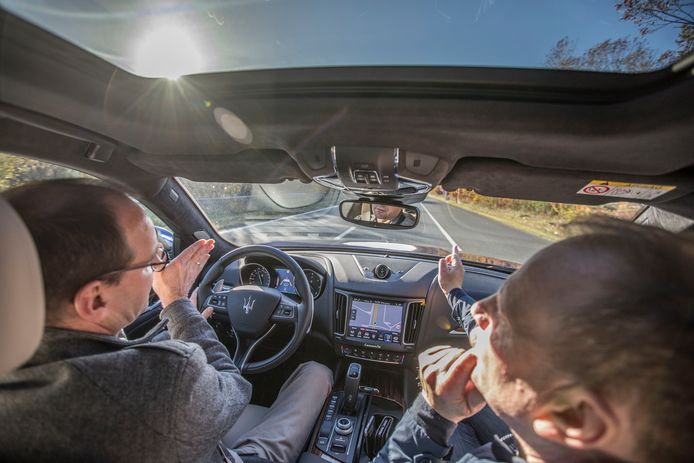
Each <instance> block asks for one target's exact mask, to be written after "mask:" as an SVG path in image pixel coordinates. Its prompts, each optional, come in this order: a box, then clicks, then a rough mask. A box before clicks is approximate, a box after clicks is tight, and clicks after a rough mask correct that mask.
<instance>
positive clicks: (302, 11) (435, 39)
mask: <svg viewBox="0 0 694 463" xmlns="http://www.w3.org/2000/svg"><path fill="white" fill-rule="evenodd" d="M0 5H1V6H2V7H4V8H6V9H7V10H8V11H11V12H12V13H14V14H16V15H18V16H20V17H23V18H24V19H26V20H28V21H30V22H33V23H34V24H37V25H38V26H40V27H42V28H44V29H46V30H48V31H50V32H52V33H54V34H56V35H58V36H60V37H63V38H65V39H67V40H68V41H70V42H72V43H74V44H76V45H78V46H80V47H82V48H83V49H85V50H88V51H90V52H91V53H94V54H96V55H97V56H99V57H101V58H102V59H104V60H106V61H108V62H110V63H112V64H114V65H115V66H118V67H120V68H121V69H124V70H126V71H129V72H132V73H134V74H137V75H140V76H144V77H177V76H180V75H187V74H200V73H209V72H223V71H234V70H248V69H279V68H304V67H325V66H490V67H518V68H552V69H556V68H562V69H564V68H569V69H583V70H592V71H607V72H629V73H634V72H647V71H652V70H656V69H660V68H663V67H666V66H668V65H670V64H672V63H674V62H676V61H678V60H679V59H681V58H682V57H684V56H686V54H688V53H690V52H691V51H692V50H693V46H692V44H693V43H694V39H693V38H692V32H691V30H692V24H693V23H694V12H693V11H692V10H693V9H694V6H692V2H688V1H684V0H682V1H667V2H666V1H630V0H613V1H609V0H600V1H596V0H535V1H532V2H517V1H511V0H496V1H495V0H476V1H472V2H470V1H468V2H463V1H458V0H427V1H422V0H391V1H379V2H375V1H373V0H356V1H349V2H346V1H342V0H291V1H289V0H284V1H283V0H274V1H270V0H257V1H252V0H251V1H237V0H233V1H229V0H219V1H214V2H210V1H200V2H191V1H171V0H166V1H163V0H90V1H85V0H52V1H51V2H46V1H45V0H0Z"/></svg>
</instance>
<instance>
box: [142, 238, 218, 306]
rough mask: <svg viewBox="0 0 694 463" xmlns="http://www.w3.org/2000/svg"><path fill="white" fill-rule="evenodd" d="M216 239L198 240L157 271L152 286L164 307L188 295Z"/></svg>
mask: <svg viewBox="0 0 694 463" xmlns="http://www.w3.org/2000/svg"><path fill="white" fill-rule="evenodd" d="M212 249H214V240H198V241H197V242H195V243H193V244H191V245H190V246H188V247H187V248H186V249H184V250H183V252H181V253H180V254H179V255H178V256H176V258H175V259H173V260H172V261H171V262H170V263H169V264H168V265H167V266H166V268H165V269H164V270H163V271H161V272H155V273H154V278H153V281H152V288H153V289H154V292H156V293H157V296H159V300H160V301H161V306H162V307H164V308H165V307H167V306H168V305H169V304H171V303H172V302H173V301H175V300H177V299H182V298H184V297H188V293H189V292H190V288H191V287H192V286H193V283H194V282H195V280H196V279H197V277H198V275H199V274H200V271H201V270H202V268H203V267H204V266H205V264H206V263H207V260H208V259H209V258H210V251H212Z"/></svg>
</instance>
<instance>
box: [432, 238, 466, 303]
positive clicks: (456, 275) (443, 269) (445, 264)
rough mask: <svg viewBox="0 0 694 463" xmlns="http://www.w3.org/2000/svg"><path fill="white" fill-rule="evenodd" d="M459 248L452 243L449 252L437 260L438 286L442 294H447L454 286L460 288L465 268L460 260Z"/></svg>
mask: <svg viewBox="0 0 694 463" xmlns="http://www.w3.org/2000/svg"><path fill="white" fill-rule="evenodd" d="M459 253H460V248H459V247H458V245H457V244H456V245H454V246H453V249H452V250H451V254H449V255H447V256H446V257H444V258H443V259H440V260H439V274H438V280H439V286H440V287H441V290H442V291H443V294H445V295H446V296H448V293H450V292H451V291H452V290H453V289H455V288H462V286H463V279H464V278H465V268H463V263H462V262H461V260H460V256H459V255H458V254H459Z"/></svg>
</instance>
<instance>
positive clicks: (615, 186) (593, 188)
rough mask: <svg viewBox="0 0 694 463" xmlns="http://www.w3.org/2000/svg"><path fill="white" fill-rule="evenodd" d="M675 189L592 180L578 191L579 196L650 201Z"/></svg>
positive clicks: (666, 186)
mask: <svg viewBox="0 0 694 463" xmlns="http://www.w3.org/2000/svg"><path fill="white" fill-rule="evenodd" d="M674 189H675V187H674V186H671V185H649V184H646V183H624V182H608V181H606V180H591V182H590V183H589V184H588V185H586V186H584V187H583V188H581V189H580V190H578V192H577V194H579V195H589V196H611V197H615V198H628V199H642V200H646V201H650V200H652V199H655V198H657V197H658V196H661V195H664V194H665V193H668V192H670V191H672V190H674Z"/></svg>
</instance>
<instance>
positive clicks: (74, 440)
mask: <svg viewBox="0 0 694 463" xmlns="http://www.w3.org/2000/svg"><path fill="white" fill-rule="evenodd" d="M5 195H6V197H7V199H8V200H9V202H10V203H11V204H12V206H14V208H15V209H16V210H17V212H18V213H19V215H20V216H21V217H22V219H23V220H24V222H25V223H26V225H27V227H28V228H29V230H30V232H31V234H32V236H33V238H34V241H35V242H36V246H37V248H38V252H39V255H40V258H41V262H42V266H43V269H42V270H43V278H44V282H45V292H46V330H45V334H44V338H43V340H42V342H41V345H40V347H39V349H38V351H37V353H36V354H35V355H34V356H33V358H32V359H31V360H30V361H29V362H28V363H27V364H25V365H24V366H23V367H22V368H20V369H19V370H17V371H15V372H12V373H10V374H8V375H5V376H3V377H2V378H0V423H2V425H1V426H2V432H1V433H0V460H1V461H18V460H19V461H48V460H50V461H152V462H154V461H171V462H173V461H184V462H185V461H190V462H201V461H219V462H221V461H240V460H241V459H240V458H239V455H242V456H246V457H249V459H251V460H253V459H258V458H261V459H267V460H272V461H294V460H296V459H297V458H298V455H299V453H300V452H301V450H302V448H303V446H304V444H305V442H306V440H307V438H308V435H309V433H310V431H311V429H312V427H313V424H314V423H315V420H316V418H317V415H318V413H319V412H320V408H321V405H322V403H323V399H324V398H325V397H326V396H327V395H328V393H329V391H330V387H331V383H332V374H331V372H330V370H328V369H327V368H326V367H324V366H322V365H319V364H317V363H313V362H310V363H307V364H303V365H302V366H301V367H299V369H297V371H295V372H294V374H293V375H292V376H291V378H290V379H289V380H287V382H286V383H285V385H284V386H283V388H282V391H281V392H280V394H279V396H278V398H277V400H276V401H275V404H273V406H272V408H270V409H269V410H268V411H267V412H266V414H265V416H264V417H262V419H261V420H256V421H254V422H253V423H249V424H248V425H247V428H246V430H247V431H248V432H246V433H243V432H241V433H240V434H241V435H240V437H238V438H237V439H236V441H235V443H234V444H233V448H234V452H231V451H229V450H228V449H227V448H225V447H224V446H222V445H220V440H222V438H223V436H225V434H226V433H227V431H228V430H229V429H230V428H231V427H232V425H234V423H236V422H237V420H238V419H239V417H240V416H241V414H242V412H243V411H244V408H245V407H246V405H247V404H248V402H249V400H250V397H251V385H250V383H248V382H247V381H246V380H245V379H244V378H243V377H242V376H241V374H240V373H239V370H238V369H237V368H236V366H235V365H234V363H233V362H232V360H231V358H230V357H229V352H228V351H227V349H226V348H225V347H224V345H223V344H222V343H220V342H219V340H218V339H217V336H216V334H215V332H214V331H213V329H212V328H211V327H210V325H209V324H208V323H207V322H206V320H205V318H204V316H203V315H201V314H200V313H199V312H198V311H197V310H196V307H195V306H194V304H193V303H192V302H191V300H190V299H189V298H188V294H189V291H190V289H191V285H192V284H193V282H194V281H195V279H196V277H197V276H198V274H199V272H200V270H201V269H202V268H203V266H204V265H205V263H206V262H207V260H208V259H209V252H210V251H211V250H212V248H213V246H214V243H213V241H212V240H200V241H198V242H196V243H194V244H193V245H191V246H190V247H188V248H187V249H185V250H184V251H183V252H182V253H181V254H180V255H179V256H178V257H176V258H175V259H173V260H172V261H171V262H170V263H168V265H167V258H166V255H165V253H164V251H163V249H162V248H161V247H160V245H159V244H158V243H157V238H156V233H155V230H154V227H153V226H152V222H151V221H150V220H149V219H148V218H147V217H146V216H145V214H144V213H143V211H142V209H141V208H140V207H139V206H138V205H137V204H136V203H135V202H133V201H132V200H131V199H129V198H128V197H127V196H125V195H124V194H122V193H120V192H118V191H116V190H113V189H110V188H106V187H104V186H99V185H97V184H93V183H85V182H83V181H77V180H59V181H50V182H45V183H38V184H33V185H28V186H25V187H20V188H18V189H15V190H10V191H8V192H6V194H5ZM151 289H154V291H155V292H156V293H157V295H158V296H159V299H160V301H161V304H162V307H164V309H163V311H162V312H161V316H162V317H163V318H164V321H162V324H163V323H168V333H169V334H170V337H171V340H164V341H160V342H153V341H151V338H152V335H150V336H147V337H145V338H143V339H138V340H134V341H129V340H125V339H123V338H122V337H120V336H119V333H121V332H122V331H121V330H122V329H123V328H124V327H125V326H127V325H129V324H130V323H131V322H133V321H134V320H135V319H136V318H137V317H138V315H140V314H141V313H142V312H143V310H144V309H145V308H146V307H147V303H148V296H149V294H150V290H151ZM17 309H18V310H21V307H18V308H17ZM210 310H211V309H207V311H206V313H205V315H209V311H210ZM244 416H245V415H244ZM251 427H252V428H253V429H249V428H251ZM236 435H239V432H238V431H237V432H236Z"/></svg>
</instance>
